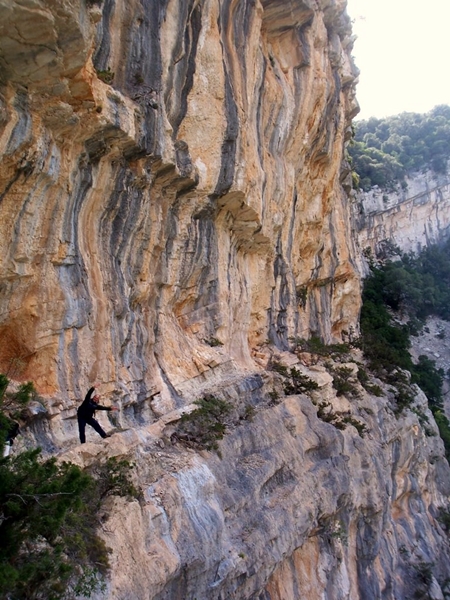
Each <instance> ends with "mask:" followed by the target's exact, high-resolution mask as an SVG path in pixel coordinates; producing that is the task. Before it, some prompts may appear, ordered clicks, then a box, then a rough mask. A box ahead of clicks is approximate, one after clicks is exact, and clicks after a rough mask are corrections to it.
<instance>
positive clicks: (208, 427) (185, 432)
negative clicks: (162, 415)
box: [176, 394, 232, 450]
mask: <svg viewBox="0 0 450 600" xmlns="http://www.w3.org/2000/svg"><path fill="white" fill-rule="evenodd" d="M194 404H196V405H197V406H198V408H196V409H194V410H193V411H192V412H190V413H186V414H184V415H183V416H182V418H181V420H180V423H179V425H178V429H177V432H176V439H178V440H179V441H181V442H184V443H187V444H190V445H193V446H194V447H197V448H200V449H201V448H205V449H206V450H218V444H217V442H218V441H219V440H221V439H222V438H223V436H224V434H225V430H226V424H225V418H226V417H227V415H228V414H229V413H230V412H231V408H232V407H231V404H230V403H229V402H226V401H225V400H221V399H220V398H216V397H215V396H213V395H211V394H207V395H205V396H204V397H203V398H200V399H199V400H196V401H195V402H194Z"/></svg>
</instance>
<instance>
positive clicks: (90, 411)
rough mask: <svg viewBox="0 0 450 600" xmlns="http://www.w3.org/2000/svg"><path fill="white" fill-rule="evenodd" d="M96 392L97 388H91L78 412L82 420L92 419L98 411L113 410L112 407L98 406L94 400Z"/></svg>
mask: <svg viewBox="0 0 450 600" xmlns="http://www.w3.org/2000/svg"><path fill="white" fill-rule="evenodd" d="M94 391H95V388H93V387H91V389H90V390H89V391H88V393H87V394H86V398H85V399H84V400H83V402H82V403H81V405H80V407H79V408H78V410H77V413H78V416H79V417H81V418H82V419H92V417H93V416H94V413H95V411H96V410H111V407H110V406H101V404H97V402H94V401H93V400H92V395H93V393H94Z"/></svg>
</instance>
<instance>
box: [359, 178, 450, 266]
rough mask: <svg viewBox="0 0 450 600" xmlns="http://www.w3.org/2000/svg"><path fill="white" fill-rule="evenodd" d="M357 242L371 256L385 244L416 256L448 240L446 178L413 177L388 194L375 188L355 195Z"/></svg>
mask: <svg viewBox="0 0 450 600" xmlns="http://www.w3.org/2000/svg"><path fill="white" fill-rule="evenodd" d="M357 204H358V207H359V215H358V216H357V217H356V221H357V223H358V238H359V243H360V245H361V247H362V248H363V249H365V248H370V249H371V250H372V252H373V255H374V256H375V255H376V254H378V253H379V252H380V251H381V252H382V251H383V246H384V245H385V244H386V242H388V243H389V244H390V245H391V246H392V245H394V246H397V247H399V248H400V249H401V250H402V251H403V252H414V253H417V252H420V250H421V249H423V248H425V247H426V246H428V245H429V244H436V243H439V242H441V241H443V240H446V239H447V238H448V237H449V233H450V230H449V227H450V176H449V174H448V173H445V174H437V173H434V172H432V171H424V172H422V173H414V174H411V175H410V176H409V177H407V178H406V179H405V183H404V185H402V186H401V185H398V186H397V189H396V190H394V191H391V192H388V191H386V190H381V189H379V188H378V187H375V188H373V189H372V190H370V191H369V192H361V193H360V194H359V195H358V203H357Z"/></svg>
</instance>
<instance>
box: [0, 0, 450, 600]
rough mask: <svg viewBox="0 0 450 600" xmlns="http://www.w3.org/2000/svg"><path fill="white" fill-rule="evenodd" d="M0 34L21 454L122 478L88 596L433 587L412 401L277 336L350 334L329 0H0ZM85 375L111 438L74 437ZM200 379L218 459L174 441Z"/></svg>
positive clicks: (432, 511)
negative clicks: (119, 472) (296, 374)
mask: <svg viewBox="0 0 450 600" xmlns="http://www.w3.org/2000/svg"><path fill="white" fill-rule="evenodd" d="M0 24H1V25H0V29H1V35H0V81H1V90H0V91H1V97H0V152H1V163H0V215H1V219H0V230H1V234H2V235H1V236H0V244H1V254H0V256H1V259H0V336H1V340H2V344H1V347H0V368H1V370H4V371H8V373H9V375H10V376H12V377H14V378H15V379H22V380H25V379H32V380H33V381H34V382H35V384H36V386H37V388H38V391H39V392H40V394H41V396H42V397H43V398H44V400H45V405H46V412H45V411H43V410H39V406H34V413H35V414H34V420H33V422H32V424H31V426H30V427H29V428H28V429H26V430H25V431H24V435H23V436H22V440H21V442H19V443H18V447H19V448H20V445H21V444H22V446H26V445H27V444H28V445H31V444H36V443H39V445H41V446H42V447H43V450H44V453H46V454H49V453H58V454H59V456H60V458H61V459H64V460H67V459H70V460H72V461H74V462H77V463H78V464H81V465H87V464H89V463H90V462H91V461H93V460H96V459H98V458H101V457H105V456H126V457H128V458H130V459H131V460H132V461H133V462H134V463H135V464H136V468H135V474H136V485H137V486H138V487H139V488H140V489H141V491H142V497H141V499H140V501H139V502H138V501H136V502H132V503H130V502H126V501H125V500H124V499H120V500H119V499H116V500H115V501H114V502H113V503H112V504H111V506H109V507H106V509H107V512H106V513H105V514H104V515H100V517H101V521H102V523H103V529H102V535H103V536H104V537H105V540H106V541H107V543H108V545H109V546H110V547H111V548H112V555H111V565H112V570H111V574H110V579H109V580H108V582H107V589H106V591H105V592H104V593H102V594H100V593H99V595H98V598H100V597H101V598H111V599H117V600H126V599H130V600H131V599H133V600H136V599H138V600H141V599H142V600H143V599H147V598H148V599H150V598H151V599H152V600H162V599H163V598H166V599H169V598H170V599H171V600H175V599H177V598H179V599H180V600H181V599H183V600H188V599H189V600H194V598H197V600H214V599H225V598H227V599H228V598H236V599H242V600H243V599H250V598H254V599H256V598H259V599H260V600H269V599H270V600H277V599H280V600H281V598H283V600H294V599H297V598H300V597H308V598H311V599H313V598H316V597H317V598H319V597H320V598H329V599H334V598H336V599H338V598H339V599H340V598H367V597H373V598H386V599H387V598H396V599H397V600H398V599H399V598H402V597H405V598H406V597H407V594H410V593H413V592H414V591H417V590H418V589H419V588H420V586H421V585H422V584H423V581H422V580H423V579H424V577H425V575H427V577H425V579H426V583H427V593H430V594H431V593H433V594H434V596H433V597H436V598H438V597H439V595H438V594H439V593H441V592H440V587H439V585H438V582H439V583H440V584H442V585H443V582H444V580H445V578H446V577H447V576H448V575H449V574H448V573H447V569H448V567H447V566H446V565H448V548H447V541H446V538H445V534H444V531H443V530H442V529H441V527H440V525H439V522H438V520H437V518H438V516H439V511H440V510H441V509H445V508H446V507H447V501H448V479H449V473H448V465H447V463H446V461H445V459H444V458H443V449H442V444H441V442H440V441H439V438H438V436H436V435H435V433H436V430H435V428H434V423H433V421H432V417H431V416H430V423H431V424H430V430H429V433H430V435H427V434H426V432H425V429H424V428H423V427H422V426H421V424H420V421H419V419H418V417H417V414H416V413H414V412H411V411H409V412H406V414H404V415H402V416H401V417H399V418H398V420H397V419H396V418H395V416H394V412H393V408H394V407H393V400H392V397H391V396H392V394H391V395H390V392H389V390H385V391H384V392H385V395H384V397H382V398H378V399H377V398H376V397H370V396H368V395H367V394H365V392H364V391H363V390H362V389H361V390H360V396H358V399H356V397H355V398H354V399H353V400H351V401H349V400H346V399H345V397H341V396H339V397H338V396H336V393H335V391H334V389H333V387H332V376H331V375H330V374H329V371H328V370H327V369H328V367H327V368H326V367H325V366H323V365H320V364H318V365H313V364H311V362H308V364H309V367H306V366H305V364H300V363H299V358H298V357H297V356H296V355H295V354H293V353H290V352H289V351H290V350H293V349H294V343H293V340H295V338H309V337H310V336H312V335H318V336H320V337H321V338H322V339H323V341H324V342H326V343H329V342H332V341H334V342H338V341H342V339H343V338H346V339H347V338H348V337H349V336H351V335H353V332H355V331H356V330H357V328H358V314H359V308H360V276H359V273H358V267H357V264H358V260H359V259H358V251H357V248H356V239H355V237H354V236H353V235H352V232H353V231H354V224H353V222H352V217H351V210H350V208H351V207H350V201H349V198H348V196H347V193H348V191H349V190H350V187H351V182H349V177H350V170H349V165H348V164H347V163H346V162H345V160H344V147H345V143H346V141H347V139H349V137H350V135H351V132H350V130H349V127H350V122H351V118H352V117H353V116H354V114H355V113H356V111H357V104H356V102H355V100H354V93H355V90H354V81H355V77H356V70H355V68H354V66H353V63H352V59H351V48H352V37H351V26H350V20H349V18H348V16H347V15H346V13H345V0H289V1H280V0H128V1H126V2H125V1H124V0H103V1H102V0H58V1H54V0H12V1H11V0H0ZM274 360H280V361H284V362H285V363H286V364H287V365H289V366H292V365H297V367H298V368H301V369H303V371H304V372H305V374H306V373H307V374H308V375H309V376H310V377H313V378H315V379H316V381H317V385H318V386H319V391H318V392H317V393H316V397H315V398H314V397H313V400H314V402H313V401H311V399H310V398H309V397H308V396H305V395H303V394H295V395H290V396H286V395H285V393H284V390H283V387H282V384H281V383H280V380H279V377H278V376H277V375H275V374H274V372H273V371H271V370H270V368H269V367H270V365H271V364H272V363H273V361H274ZM355 360H356V359H355ZM358 360H361V358H360V357H359V358H358ZM303 362H305V361H303ZM348 368H349V369H351V370H352V372H353V378H355V372H356V370H357V365H356V363H355V362H353V363H351V365H350V366H349V367H348ZM94 381H97V382H98V383H100V384H101V388H100V391H101V394H102V396H103V399H104V400H103V401H104V402H115V403H116V404H117V405H118V406H119V407H120V416H119V419H118V422H117V423H116V426H118V427H119V428H120V429H121V431H120V433H116V434H115V435H114V436H113V437H112V438H111V439H110V440H108V441H107V442H105V444H104V445H102V444H99V443H95V442H97V441H98V440H99V438H97V437H94V435H96V434H93V433H92V432H91V431H90V432H89V433H88V435H89V434H92V435H91V436H90V437H89V438H88V443H87V444H85V445H84V446H78V445H77V431H76V419H75V410H76V407H77V405H78V403H79V401H80V399H81V398H82V396H83V395H84V393H85V391H86V389H87V388H88V387H89V386H90V385H91V383H93V382H94ZM355 385H358V384H357V382H356V380H355ZM206 393H213V394H215V395H217V396H218V397H220V398H222V399H225V400H226V401H228V402H229V403H230V404H231V406H232V407H233V414H232V416H231V417H230V422H229V423H228V424H227V435H226V436H225V438H224V440H223V441H222V442H221V443H220V452H221V457H222V458H220V457H219V456H218V455H217V454H216V453H214V452H207V451H199V450H198V449H194V448H190V447H186V446H185V445H183V444H181V443H180V442H179V441H176V440H177V438H176V437H175V438H174V437H173V434H174V433H176V428H177V423H178V421H179V420H180V416H181V414H182V413H183V411H187V410H190V409H191V408H192V403H193V401H195V399H197V398H199V397H201V396H202V395H204V394H206ZM322 402H328V403H329V404H328V405H327V406H328V408H327V409H326V411H328V413H327V414H328V416H330V415H329V412H330V411H332V412H333V411H335V412H336V414H337V413H339V414H340V415H341V416H342V418H344V417H345V418H347V421H346V423H348V427H345V429H344V430H343V431H341V430H340V429H338V428H336V427H335V426H334V425H333V424H330V423H329V422H326V421H327V419H326V418H323V417H324V416H323V414H322V415H321V412H320V411H321V410H322V409H320V405H321V403H322ZM417 402H418V403H419V404H418V407H416V408H417V410H418V411H419V412H420V414H422V413H426V414H427V415H428V413H427V412H426V411H427V409H426V404H425V401H424V399H423V397H421V396H420V394H419V393H418V400H417ZM326 411H325V412H326ZM253 412H254V413H255V414H254V417H253V420H250V415H252V414H253ZM320 415H321V417H322V418H319V416H320ZM101 419H103V421H102V422H103V424H104V426H105V428H108V430H110V429H111V428H112V424H111V422H109V421H108V420H107V417H106V416H105V415H104V414H103V415H102V416H101ZM358 423H359V426H361V424H365V425H366V426H367V428H368V429H370V431H369V432H368V433H367V435H363V436H362V437H361V435H360V433H361V432H359V430H358V427H357V426H356V425H357V424H358ZM424 432H425V433H424ZM431 563H433V571H432V574H430V573H428V571H427V572H426V573H425V575H424V573H423V569H424V568H425V567H423V565H425V566H427V565H428V566H427V569H428V570H430V569H431V567H430V565H431ZM421 569H422V571H421ZM421 577H422V579H421ZM405 582H406V583H405ZM408 586H409V587H408ZM367 590H369V591H367ZM430 590H431V591H430ZM433 590H434V591H433ZM419 591H420V590H419ZM367 594H369V596H368V595H367ZM441 595H442V594H441Z"/></svg>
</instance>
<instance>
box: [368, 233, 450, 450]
mask: <svg viewBox="0 0 450 600" xmlns="http://www.w3.org/2000/svg"><path fill="white" fill-rule="evenodd" d="M449 301H450V242H447V243H446V244H444V245H443V246H429V247H427V248H426V249H425V250H423V252H422V253H421V254H420V255H419V256H417V257H415V256H413V255H411V254H409V255H404V256H402V257H401V258H399V259H398V260H396V261H387V262H386V263H384V264H383V265H378V266H374V265H372V269H371V275H370V276H369V277H368V278H367V279H366V281H365V284H364V290H363V304H362V309H361V318H360V327H361V334H362V348H363V351H364V354H365V356H366V358H367V360H368V362H369V366H370V368H371V370H372V371H374V372H375V373H376V374H377V375H378V376H379V377H380V378H381V379H383V380H384V381H386V382H388V383H390V384H391V385H393V386H394V389H395V397H396V401H397V407H398V410H402V409H403V408H405V407H407V406H409V405H410V404H411V401H412V399H413V397H412V394H411V391H410V389H409V385H408V381H407V379H406V378H405V376H404V374H403V370H405V371H409V372H410V373H411V383H417V384H418V385H419V387H420V388H421V389H422V390H423V391H424V392H425V394H426V396H427V398H428V403H429V407H430V409H431V410H432V412H433V413H434V415H435V419H436V423H437V425H438V428H439V432H440V434H441V437H442V439H443V441H444V446H445V449H446V455H447V458H448V459H450V424H449V422H448V420H447V418H446V417H445V415H444V413H443V410H442V407H443V401H442V385H443V378H444V373H443V371H442V369H437V368H436V363H435V361H433V360H431V359H430V358H428V357H427V356H425V355H421V356H419V359H418V362H417V363H414V362H413V360H412V357H411V354H410V352H409V348H410V345H411V343H410V335H411V334H412V333H414V334H416V335H417V333H418V331H419V330H420V328H421V327H423V326H424V322H425V318H426V317H428V316H430V315H436V316H439V317H441V318H442V319H445V320H450V312H449ZM399 316H401V317H402V323H403V324H401V323H400V322H399V319H398V318H396V317H399ZM405 321H407V322H406V324H405Z"/></svg>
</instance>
